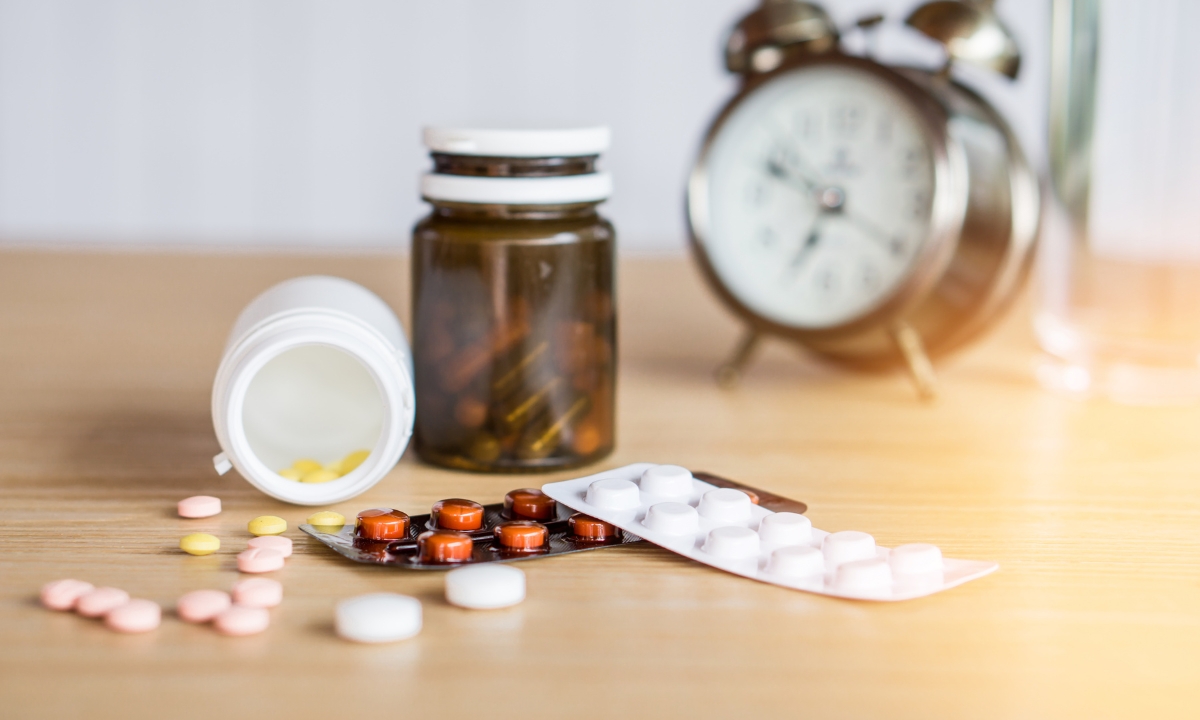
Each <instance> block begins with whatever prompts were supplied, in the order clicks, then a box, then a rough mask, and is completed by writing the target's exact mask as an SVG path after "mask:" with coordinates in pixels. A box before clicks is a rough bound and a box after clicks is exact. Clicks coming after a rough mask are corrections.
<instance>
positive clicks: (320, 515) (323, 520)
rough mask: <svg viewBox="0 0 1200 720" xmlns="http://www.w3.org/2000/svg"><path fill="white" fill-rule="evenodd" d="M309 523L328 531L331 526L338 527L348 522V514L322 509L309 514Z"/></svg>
mask: <svg viewBox="0 0 1200 720" xmlns="http://www.w3.org/2000/svg"><path fill="white" fill-rule="evenodd" d="M308 524H309V525H312V526H313V527H315V528H320V529H322V530H326V531H328V529H330V528H332V529H338V528H341V527H342V526H344V525H345V524H346V516H345V515H342V514H341V513H335V512H333V511H332V510H322V511H321V512H315V513H313V514H312V515H309V516H308Z"/></svg>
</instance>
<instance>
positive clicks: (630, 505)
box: [587, 478, 642, 511]
mask: <svg viewBox="0 0 1200 720" xmlns="http://www.w3.org/2000/svg"><path fill="white" fill-rule="evenodd" d="M587 501H588V504H589V505H594V506H596V507H598V508H602V509H604V510H618V511H620V510H636V509H637V508H638V506H639V505H641V504H642V493H641V491H640V490H638V486H637V485H635V484H633V481H631V480H625V479H619V478H610V479H607V480H597V481H596V482H594V483H592V484H591V485H589V486H588V489H587Z"/></svg>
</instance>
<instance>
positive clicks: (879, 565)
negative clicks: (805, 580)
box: [834, 558, 892, 592]
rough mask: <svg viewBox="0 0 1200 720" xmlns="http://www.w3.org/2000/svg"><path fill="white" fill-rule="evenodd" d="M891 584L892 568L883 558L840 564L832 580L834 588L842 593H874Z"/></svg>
mask: <svg viewBox="0 0 1200 720" xmlns="http://www.w3.org/2000/svg"><path fill="white" fill-rule="evenodd" d="M891 584H892V567H891V566H890V565H888V561H887V560H886V559H884V558H871V559H869V560H853V561H851V562H847V563H842V564H841V565H839V566H838V569H837V577H836V579H835V580H834V587H835V588H837V589H838V590H840V591H842V592H876V591H879V590H886V589H887V588H888V586H890V585H891Z"/></svg>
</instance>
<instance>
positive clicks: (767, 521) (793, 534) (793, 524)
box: [758, 512, 812, 545]
mask: <svg viewBox="0 0 1200 720" xmlns="http://www.w3.org/2000/svg"><path fill="white" fill-rule="evenodd" d="M758 536H759V537H760V538H762V541H763V542H765V543H771V544H774V545H806V544H808V543H810V542H812V521H811V520H809V519H808V518H806V517H804V516H803V515H801V514H799V513H793V512H778V513H774V514H772V515H767V516H766V517H764V518H763V519H762V522H761V523H759V525H758Z"/></svg>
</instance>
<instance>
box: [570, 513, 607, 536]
mask: <svg viewBox="0 0 1200 720" xmlns="http://www.w3.org/2000/svg"><path fill="white" fill-rule="evenodd" d="M567 524H568V525H569V526H570V527H571V533H572V534H574V535H575V537H576V539H579V540H593V541H599V540H611V539H613V538H615V537H616V536H617V527H616V526H615V525H613V524H611V523H606V522H604V521H603V520H597V519H596V518H594V517H592V516H591V515H584V514H583V513H575V514H574V515H572V516H571V519H570V520H568V521H567Z"/></svg>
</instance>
